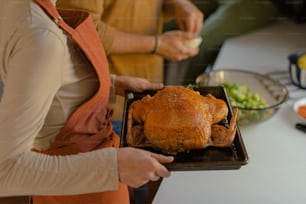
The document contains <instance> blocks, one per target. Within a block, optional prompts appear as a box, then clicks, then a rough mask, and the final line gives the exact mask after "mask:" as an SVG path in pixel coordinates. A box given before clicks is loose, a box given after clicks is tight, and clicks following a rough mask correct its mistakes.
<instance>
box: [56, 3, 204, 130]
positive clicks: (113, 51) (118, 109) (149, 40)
mask: <svg viewBox="0 0 306 204" xmlns="http://www.w3.org/2000/svg"><path fill="white" fill-rule="evenodd" d="M57 7H59V8H66V9H79V10H84V11H88V12H90V13H91V15H92V16H93V19H94V22H95V25H96V28H97V31H98V33H99V36H100V39H101V41H102V42H103V46H104V48H105V50H106V54H107V56H108V61H109V64H110V72H111V73H112V74H119V75H127V76H136V77H143V78H146V79H148V80H150V81H152V82H163V80H164V59H167V60H170V61H180V60H184V59H187V58H190V57H193V56H195V55H197V54H198V51H199V49H198V48H190V47H188V46H186V44H185V42H186V41H188V40H191V39H193V38H195V37H197V36H198V34H199V31H200V30H201V27H202V24H203V18H204V17H203V13H202V12H201V11H200V10H199V9H198V8H197V7H196V6H194V5H193V4H192V3H191V2H190V1H189V0H153V1H151V0H150V1H147V0H145V1H139V0H129V1H126V0H91V1H84V0H58V2H57ZM170 19H174V20H175V21H176V22H177V23H178V25H179V28H178V29H176V30H172V31H169V32H164V33H162V25H163V23H164V22H165V21H167V20H170ZM113 107H115V112H114V118H113V119H114V121H113V124H114V126H116V127H117V128H116V130H117V133H119V134H120V131H121V121H122V116H123V107H124V98H123V97H117V98H116V103H115V105H114V106H113Z"/></svg>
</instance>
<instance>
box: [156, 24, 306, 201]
mask: <svg viewBox="0 0 306 204" xmlns="http://www.w3.org/2000/svg"><path fill="white" fill-rule="evenodd" d="M203 43H205V41H204V42H203ZM301 50H305V51H306V24H303V25H301V24H300V25H297V24H295V23H293V22H284V21H282V22H279V23H275V24H273V25H271V26H269V27H266V28H263V29H261V30H258V31H256V32H252V33H250V34H247V35H243V36H240V37H237V38H233V39H230V40H228V41H226V42H225V43H224V45H223V47H222V50H221V52H220V54H219V55H218V58H217V61H216V63H215V65H214V69H228V68H235V69H244V70H251V71H257V72H260V73H263V74H267V73H271V72H276V73H279V72H281V73H285V77H286V72H287V70H288V60H287V57H288V55H289V54H290V53H294V52H298V51H301ZM272 77H275V75H273V74H272ZM288 77H289V75H287V79H286V80H287V81H286V82H284V83H286V85H287V88H288V90H289V96H290V99H289V100H288V102H287V103H286V104H284V105H283V106H282V107H281V109H280V110H279V111H278V112H277V114H276V115H274V116H273V117H272V118H271V119H269V120H267V121H265V122H263V123H260V124H256V125H252V126H246V127H240V131H241V134H242V137H243V140H244V143H245V146H246V149H247V152H248V156H249V161H248V164H247V165H244V166H242V167H241V168H240V169H236V170H204V171H173V172H172V174H171V177H170V178H166V179H163V181H162V182H161V185H160V187H159V189H158V191H157V194H156V196H155V198H154V200H153V204H170V203H176V204H181V203H182V204H185V203H186V204H205V203H207V204H225V203H226V204H234V203H235V204H236V203H244V204H261V203H268V204H288V203H294V204H305V202H306V194H305V186H306V134H305V133H302V132H301V131H299V130H296V129H295V128H294V125H295V123H296V122H301V121H299V120H300V119H299V118H297V116H295V115H294V113H293V111H292V102H293V101H294V100H295V99H296V98H299V97H302V96H306V91H304V90H300V89H297V88H296V87H294V86H293V85H291V84H288V82H289V80H288Z"/></svg>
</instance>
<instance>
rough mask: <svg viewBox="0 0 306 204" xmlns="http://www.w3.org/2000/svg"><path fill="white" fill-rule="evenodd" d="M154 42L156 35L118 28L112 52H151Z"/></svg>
mask: <svg viewBox="0 0 306 204" xmlns="http://www.w3.org/2000/svg"><path fill="white" fill-rule="evenodd" d="M154 44H155V37H154V35H141V34H135V33H127V32H122V31H118V30H116V32H115V40H114V42H113V45H112V48H111V50H110V54H128V53H151V52H152V51H153V49H154Z"/></svg>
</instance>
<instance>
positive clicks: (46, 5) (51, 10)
mask: <svg viewBox="0 0 306 204" xmlns="http://www.w3.org/2000/svg"><path fill="white" fill-rule="evenodd" d="M34 1H35V2H36V3H37V4H38V5H40V6H41V8H43V9H44V10H45V12H46V13H47V14H48V15H49V16H50V17H51V19H52V20H53V21H54V22H55V23H56V24H57V25H58V26H59V27H60V28H62V29H63V30H64V31H66V32H67V33H69V34H70V35H72V33H73V31H74V30H73V28H71V27H70V26H69V25H68V24H67V23H65V21H64V20H63V18H62V17H61V16H60V14H59V13H58V11H57V9H56V8H55V7H54V6H53V5H52V3H51V1H50V0H34Z"/></svg>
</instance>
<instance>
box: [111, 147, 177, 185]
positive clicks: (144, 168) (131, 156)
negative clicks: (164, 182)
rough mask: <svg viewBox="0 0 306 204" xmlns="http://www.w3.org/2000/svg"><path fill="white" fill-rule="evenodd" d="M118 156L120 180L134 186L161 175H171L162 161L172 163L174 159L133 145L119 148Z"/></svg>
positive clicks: (155, 179) (158, 177) (156, 178)
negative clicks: (132, 146)
mask: <svg viewBox="0 0 306 204" xmlns="http://www.w3.org/2000/svg"><path fill="white" fill-rule="evenodd" d="M117 157H118V170H119V179H120V181H121V182H122V183H125V184H127V185H128V186H131V187H133V188H137V187H139V186H142V185H144V184H145V183H147V182H148V181H157V180H158V179H160V177H169V176H170V172H169V171H168V170H167V168H166V167H165V166H163V165H162V163H171V162H172V161H173V159H174V158H173V157H172V156H164V155H161V154H156V153H152V152H149V151H145V150H141V149H136V148H131V147H125V148H119V149H118V150H117Z"/></svg>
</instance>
